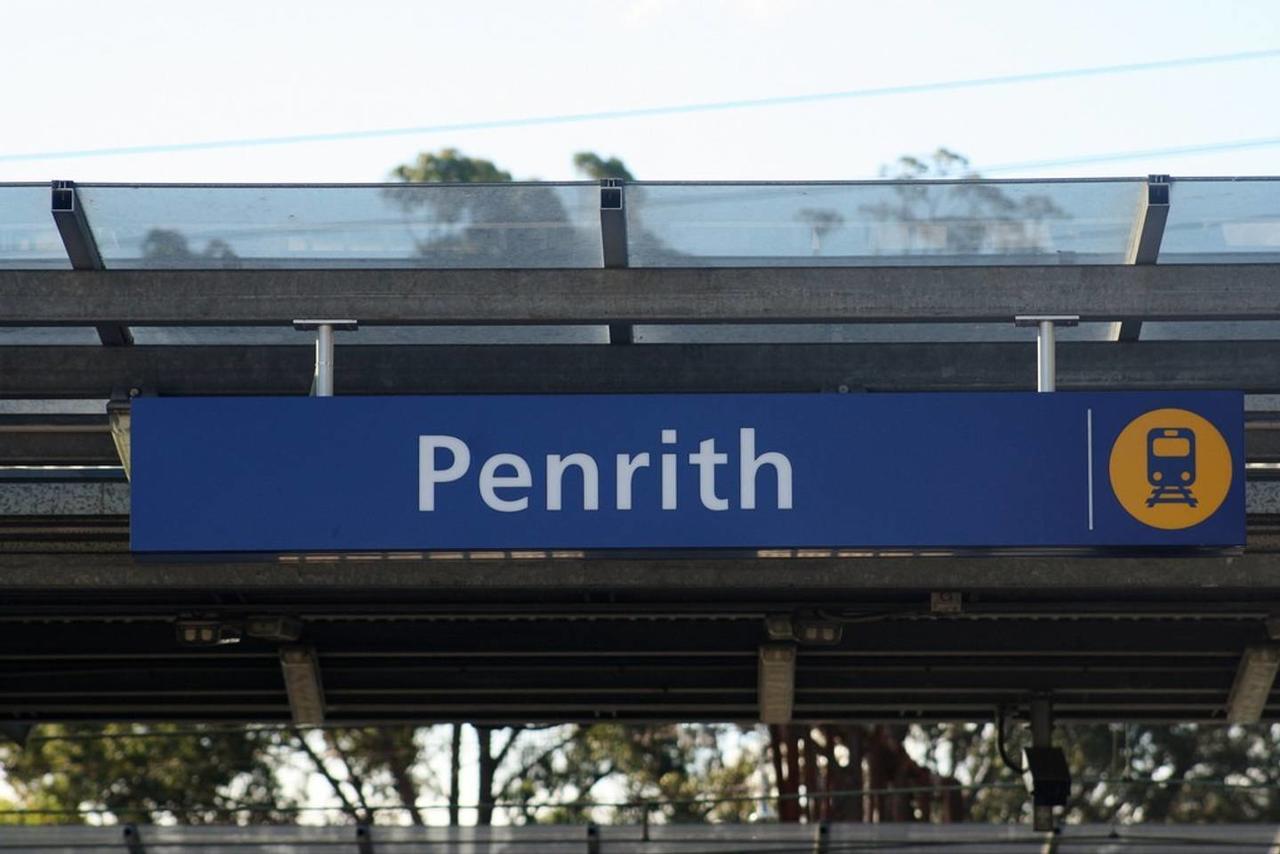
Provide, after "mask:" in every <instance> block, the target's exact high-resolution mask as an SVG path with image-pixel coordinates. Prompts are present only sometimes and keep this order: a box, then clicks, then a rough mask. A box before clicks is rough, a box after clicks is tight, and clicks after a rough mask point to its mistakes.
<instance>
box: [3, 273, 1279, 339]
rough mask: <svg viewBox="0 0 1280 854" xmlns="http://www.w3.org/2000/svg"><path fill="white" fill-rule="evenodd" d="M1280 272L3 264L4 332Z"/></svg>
mask: <svg viewBox="0 0 1280 854" xmlns="http://www.w3.org/2000/svg"><path fill="white" fill-rule="evenodd" d="M1277 293H1280V264H1186V265H1182V264H1179V265H1137V264H1135V265H1114V266H1113V265H1106V266H1101V265H1099V266H1089V265H1077V266H1072V265H1053V266H1049V265H1046V266H1007V267H979V266H964V267H767V268H761V267H750V268H705V269H668V268H638V267H629V268H625V269H581V270H579V269H574V270H532V269H523V270H421V269H408V270H371V269H360V270H111V271H78V270H3V271H0V306H3V309H2V311H0V325H10V326H30V325H52V326H59V325H61V326H78V325H83V324H89V323H101V322H104V319H105V320H106V321H109V322H111V323H119V324H129V325H138V324H142V325H172V324H178V325H191V326H200V325H232V326H234V325H262V326H267V325H276V326H281V327H287V326H289V325H290V324H292V322H293V320H294V318H297V317H303V316H326V317H358V318H359V319H360V323H361V325H366V324H369V325H378V324H399V325H431V324H477V325H494V324H523V323H533V324H538V323H544V324H545V323H570V324H574V323H584V324H585V323H589V324H602V323H603V324H608V323H729V322H745V323H753V322H755V323H831V322H845V323H854V322H860V323H862V322H916V321H920V322H953V321H961V322H968V321H985V322H993V323H1007V322H1008V321H1009V319H1010V318H1013V317H1016V316H1019V315H1032V314H1035V315H1056V314H1078V315H1079V316H1080V319H1081V321H1085V322H1087V321H1093V320H1103V321H1114V320H1122V319H1137V320H1274V319H1280V299H1277V297H1276V294H1277Z"/></svg>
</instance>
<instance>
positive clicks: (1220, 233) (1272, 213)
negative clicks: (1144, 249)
mask: <svg viewBox="0 0 1280 854" xmlns="http://www.w3.org/2000/svg"><path fill="white" fill-rule="evenodd" d="M1277 261H1280V180H1277V179H1274V178H1239V179H1234V180H1233V179H1214V178H1210V179H1174V181H1173V184H1172V185H1171V186H1170V188H1169V219H1168V221H1167V222H1166V223H1165V227H1164V239H1163V240H1162V241H1161V243H1160V257H1159V263H1161V264H1213V263H1228V264H1231V263H1234V264H1248V263H1275V262H1277Z"/></svg>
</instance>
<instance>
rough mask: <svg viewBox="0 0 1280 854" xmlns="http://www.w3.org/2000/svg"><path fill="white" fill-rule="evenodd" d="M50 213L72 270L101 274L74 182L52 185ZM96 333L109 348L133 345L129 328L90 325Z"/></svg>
mask: <svg viewBox="0 0 1280 854" xmlns="http://www.w3.org/2000/svg"><path fill="white" fill-rule="evenodd" d="M50 210H51V212H52V214H53V221H54V223H55V224H56V225H57V226H58V234H59V235H60V236H61V237H62V245H63V247H65V248H66V250H67V258H68V259H69V260H70V261H71V267H72V269H75V270H105V269H107V266H106V264H104V263H103V261H102V254H101V253H100V252H99V251H98V243H97V241H96V240H94V237H93V229H91V228H90V227H89V219H88V217H87V216H85V212H84V206H83V205H81V204H80V194H79V193H78V192H77V191H76V184H75V182H74V181H54V182H53V190H52V200H51V204H50ZM93 325H94V326H95V327H96V328H97V330H98V338H99V340H101V341H102V343H103V344H106V345H107V346H109V347H119V346H125V345H128V344H132V343H133V335H132V334H131V333H130V332H129V327H127V326H122V325H120V324H115V323H94V324H93Z"/></svg>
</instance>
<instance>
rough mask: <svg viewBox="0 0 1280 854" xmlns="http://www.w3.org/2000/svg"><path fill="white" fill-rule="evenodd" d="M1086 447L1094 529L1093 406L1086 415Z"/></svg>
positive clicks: (1091, 523) (1090, 520) (1091, 521)
mask: <svg viewBox="0 0 1280 854" xmlns="http://www.w3.org/2000/svg"><path fill="white" fill-rule="evenodd" d="M1084 425H1085V427H1084V434H1085V448H1086V450H1087V451H1088V455H1089V465H1088V468H1086V469H1085V471H1086V472H1088V475H1089V530H1090V531H1092V530H1093V407H1090V408H1088V409H1086V410H1085V416H1084Z"/></svg>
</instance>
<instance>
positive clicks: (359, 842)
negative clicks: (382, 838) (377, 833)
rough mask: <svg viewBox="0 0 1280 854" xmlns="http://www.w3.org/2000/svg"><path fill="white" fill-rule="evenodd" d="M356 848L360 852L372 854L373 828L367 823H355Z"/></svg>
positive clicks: (361, 853)
mask: <svg viewBox="0 0 1280 854" xmlns="http://www.w3.org/2000/svg"><path fill="white" fill-rule="evenodd" d="M356 849H357V850H358V851H359V852H360V854H373V829H372V828H370V827H369V825H367V824H363V823H362V824H357V825H356Z"/></svg>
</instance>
